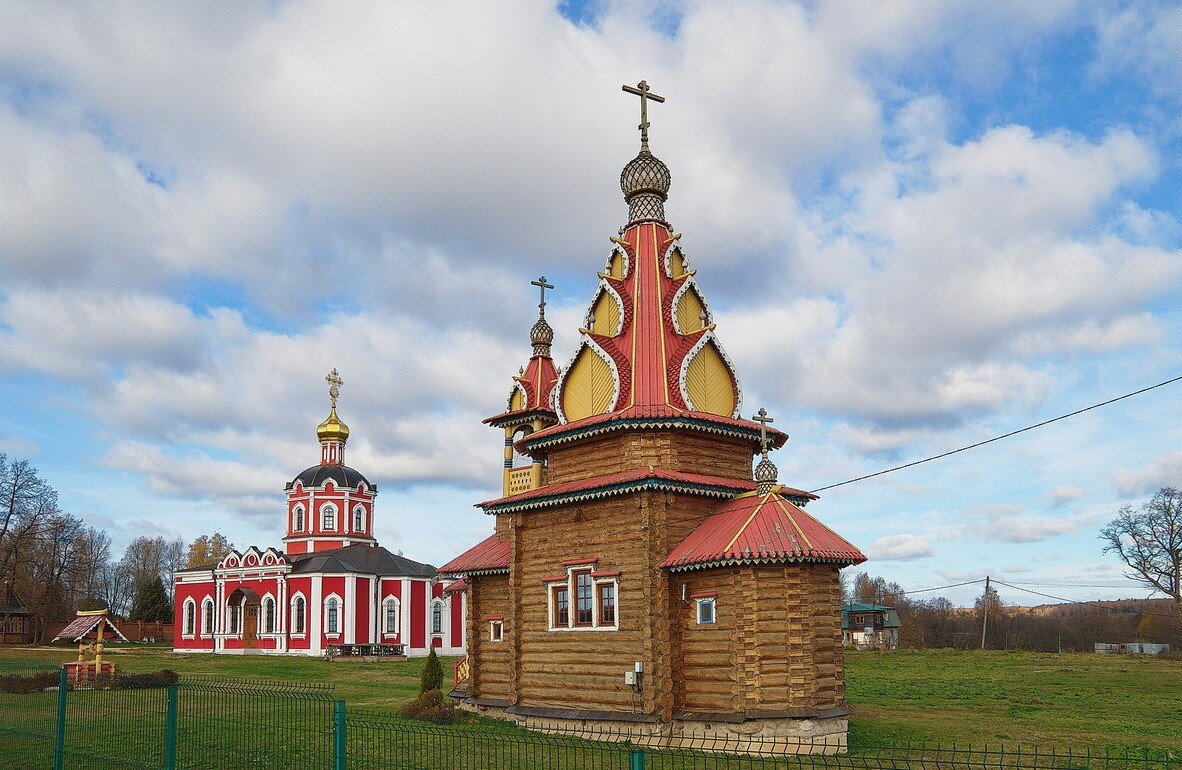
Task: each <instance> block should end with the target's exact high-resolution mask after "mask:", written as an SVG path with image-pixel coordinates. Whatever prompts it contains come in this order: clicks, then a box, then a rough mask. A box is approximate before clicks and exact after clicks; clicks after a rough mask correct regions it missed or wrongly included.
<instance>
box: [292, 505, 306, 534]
mask: <svg viewBox="0 0 1182 770" xmlns="http://www.w3.org/2000/svg"><path fill="white" fill-rule="evenodd" d="M291 518H292V523H291V531H292V532H303V531H304V506H302V505H297V506H296V507H295V512H294V513H292V516H291Z"/></svg>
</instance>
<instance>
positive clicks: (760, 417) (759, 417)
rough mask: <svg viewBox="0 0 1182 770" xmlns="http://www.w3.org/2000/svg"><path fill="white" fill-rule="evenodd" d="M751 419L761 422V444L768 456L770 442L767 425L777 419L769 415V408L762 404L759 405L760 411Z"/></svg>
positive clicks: (764, 453) (765, 454)
mask: <svg viewBox="0 0 1182 770" xmlns="http://www.w3.org/2000/svg"><path fill="white" fill-rule="evenodd" d="M751 419H752V420H755V421H756V422H757V423H759V445H760V446H761V447H762V448H763V455H764V457H766V456H767V448H768V444H769V443H770V442H769V441H768V440H767V426H768V423H771V422H775V420H773V419H772V418H771V417H768V416H767V410H766V409H764V408H763V407H762V406H761V407H759V412H757V413H756V415H755V416H754V417H752V418H751Z"/></svg>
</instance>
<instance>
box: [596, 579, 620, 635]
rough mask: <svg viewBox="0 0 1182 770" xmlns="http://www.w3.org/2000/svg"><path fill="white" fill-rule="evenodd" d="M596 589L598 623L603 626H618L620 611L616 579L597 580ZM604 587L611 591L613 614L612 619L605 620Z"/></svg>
mask: <svg viewBox="0 0 1182 770" xmlns="http://www.w3.org/2000/svg"><path fill="white" fill-rule="evenodd" d="M594 589H595V613H596V617H595V620H596V625H598V626H599V627H601V628H609V627H611V628H614V627H616V616H617V615H618V612H617V609H616V594H617V593H618V591H617V585H616V581H615V580H596V581H595V583H594ZM604 589H608V590H610V591H611V616H612V617H611V620H610V621H605V620H604V619H603V616H604V611H603V610H604V606H603V598H604V597H603V592H604Z"/></svg>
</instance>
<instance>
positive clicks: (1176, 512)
mask: <svg viewBox="0 0 1182 770" xmlns="http://www.w3.org/2000/svg"><path fill="white" fill-rule="evenodd" d="M1100 539H1101V540H1103V541H1104V542H1105V545H1104V552H1105V553H1115V554H1116V555H1117V556H1119V557H1120V558H1122V559H1124V562H1125V564H1127V565H1128V567H1129V569H1130V570H1131V572H1128V573H1126V576H1127V577H1128V578H1130V579H1131V580H1136V581H1137V582H1139V583H1141V584H1143V585H1144V586H1146V587H1147V588H1149V589H1150V590H1152V591H1160V592H1161V593H1163V594H1165V595H1166V596H1170V597H1172V598H1173V599H1174V606H1175V607H1176V608H1178V609H1180V610H1182V493H1180V492H1179V491H1178V490H1177V489H1175V488H1173V487H1162V488H1161V489H1159V490H1158V491H1157V493H1156V494H1154V496H1153V499H1151V500H1150V501H1149V502H1147V503H1145V504H1144V505H1142V506H1141V508H1140V510H1133V507H1132V506H1129V505H1126V506H1124V507H1122V508H1121V509H1120V511H1119V512H1118V513H1117V516H1116V518H1115V519H1113V520H1112V521H1111V522H1109V523H1108V525H1107V526H1106V527H1104V529H1102V530H1100Z"/></svg>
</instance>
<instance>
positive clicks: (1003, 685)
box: [0, 646, 1182, 749]
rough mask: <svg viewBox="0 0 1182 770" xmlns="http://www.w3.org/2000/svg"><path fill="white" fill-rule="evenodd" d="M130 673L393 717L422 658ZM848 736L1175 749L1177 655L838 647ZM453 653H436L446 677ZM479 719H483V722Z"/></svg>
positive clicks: (154, 652) (153, 664)
mask: <svg viewBox="0 0 1182 770" xmlns="http://www.w3.org/2000/svg"><path fill="white" fill-rule="evenodd" d="M75 655H76V653H75V652H73V651H71V650H69V649H58V648H37V649H31V650H22V649H11V648H9V649H3V650H0V672H3V671H5V670H15V669H24V668H30V667H34V666H56V665H58V663H60V662H61V661H63V660H69V659H72V658H73V657H74V656H75ZM109 657H110V659H111V660H114V661H115V662H116V664H117V665H118V666H120V667H121V668H122V669H123V670H125V671H127V672H129V673H138V672H147V671H154V670H158V669H162V668H164V669H171V670H173V671H176V672H178V673H180V674H188V675H197V676H206V677H210V678H214V679H255V680H273V681H277V682H295V683H308V682H317V683H325V684H329V685H332V686H333V687H335V692H336V697H337V698H340V699H343V700H345V701H347V702H348V704H349V709H350V712H354V713H355V712H368V713H373V714H380V715H387V716H390V715H394V714H396V713H397V711H398V709H399V707H400V706H401V705H402V704H404V703H406V702H407V701H408V700H410V699H411V698H413V697H414V696H415V695H417V694H418V688H419V673H420V671H421V670H422V665H423V661H422V660H421V659H418V660H408V661H392V662H383V663H354V662H348V661H337V662H334V663H326V662H324V661H323V660H320V659H318V658H301V657H269V656H249V657H241V656H228V655H216V656H215V655H176V654H173V653H172V652H170V651H169V650H167V649H166V648H160V647H142V646H135V647H122V648H120V647H113V648H109ZM846 661H847V664H846V672H847V673H846V681H847V698H848V700H849V702H850V703H851V704H853V706H854V709H855V713H854V716H853V717H852V718H851V720H850V729H851V741H852V742H853V743H854V744H860V745H873V744H881V743H896V742H900V741H934V742H940V743H951V742H953V741H955V742H957V743H958V744H961V743H970V742H971V743H973V744H981V743H986V742H987V743H990V744H998V745H1002V744H1005V745H1009V746H1016V745H1019V744H1021V745H1024V746H1034V745H1038V746H1041V747H1047V746H1057V747H1068V746H1070V747H1073V748H1082V747H1091V748H1102V747H1106V746H1108V747H1115V746H1150V747H1155V748H1175V749H1177V748H1182V660H1180V659H1177V658H1173V659H1169V658H1155V657H1148V656H1124V655H1089V654H1077V653H1063V654H1053V653H1028V652H979V651H954V650H927V651H912V650H900V651H896V652H887V653H883V652H847V656H846ZM451 662H452V659H446V658H445V659H443V665H444V672H445V686H446V682H450V677H451ZM481 724H486V722H484V721H482V722H481Z"/></svg>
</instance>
